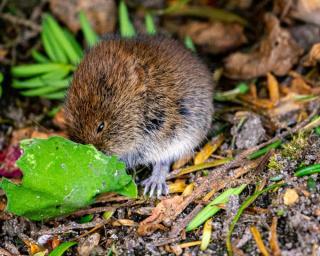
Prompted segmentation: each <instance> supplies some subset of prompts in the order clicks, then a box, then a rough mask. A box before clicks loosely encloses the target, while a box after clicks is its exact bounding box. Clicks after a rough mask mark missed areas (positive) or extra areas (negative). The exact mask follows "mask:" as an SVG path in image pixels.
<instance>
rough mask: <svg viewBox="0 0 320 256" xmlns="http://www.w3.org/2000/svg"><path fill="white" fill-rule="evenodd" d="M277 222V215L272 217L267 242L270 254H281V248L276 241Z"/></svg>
mask: <svg viewBox="0 0 320 256" xmlns="http://www.w3.org/2000/svg"><path fill="white" fill-rule="evenodd" d="M277 223H278V219H277V217H273V218H272V224H271V228H270V239H269V243H270V248H271V251H272V255H274V256H281V250H280V246H279V243H278V236H277Z"/></svg>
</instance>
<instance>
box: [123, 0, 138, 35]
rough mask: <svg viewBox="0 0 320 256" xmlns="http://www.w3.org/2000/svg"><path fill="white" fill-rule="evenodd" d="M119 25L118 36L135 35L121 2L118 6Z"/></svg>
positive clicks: (126, 9) (124, 5)
mask: <svg viewBox="0 0 320 256" xmlns="http://www.w3.org/2000/svg"><path fill="white" fill-rule="evenodd" d="M119 23H120V35H121V36H122V37H133V36H135V35H136V31H135V29H134V27H133V25H132V23H131V21H130V18H129V12H128V8H127V6H126V4H125V2H124V1H123V0H121V1H120V4H119Z"/></svg>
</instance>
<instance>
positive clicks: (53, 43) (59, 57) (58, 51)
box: [43, 19, 68, 63]
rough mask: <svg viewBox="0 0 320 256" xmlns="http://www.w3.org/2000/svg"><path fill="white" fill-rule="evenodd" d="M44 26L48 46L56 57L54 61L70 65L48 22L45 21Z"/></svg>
mask: <svg viewBox="0 0 320 256" xmlns="http://www.w3.org/2000/svg"><path fill="white" fill-rule="evenodd" d="M43 26H44V29H43V33H44V38H47V40H48V42H47V44H49V46H50V48H51V49H52V51H53V52H54V55H55V57H56V59H55V60H54V61H55V62H60V63H68V57H67V54H66V53H65V51H64V49H63V47H61V46H60V44H59V42H58V39H57V38H55V36H54V33H53V31H52V29H51V27H50V26H49V23H48V20H46V19H45V20H44V24H43Z"/></svg>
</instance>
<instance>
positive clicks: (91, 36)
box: [79, 11, 98, 46]
mask: <svg viewBox="0 0 320 256" xmlns="http://www.w3.org/2000/svg"><path fill="white" fill-rule="evenodd" d="M79 20H80V25H81V29H82V32H83V34H84V38H85V39H86V41H87V44H88V45H89V46H93V45H94V44H95V43H97V42H98V35H97V34H96V32H95V31H94V30H93V29H92V26H91V24H90V22H89V20H88V18H87V16H86V15H85V13H84V12H83V11H80V13H79Z"/></svg>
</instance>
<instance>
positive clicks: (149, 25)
mask: <svg viewBox="0 0 320 256" xmlns="http://www.w3.org/2000/svg"><path fill="white" fill-rule="evenodd" d="M145 26H146V30H147V34H149V35H155V34H156V33H157V29H156V26H155V24H154V22H153V17H152V15H151V14H150V13H149V12H147V13H146V16H145Z"/></svg>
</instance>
